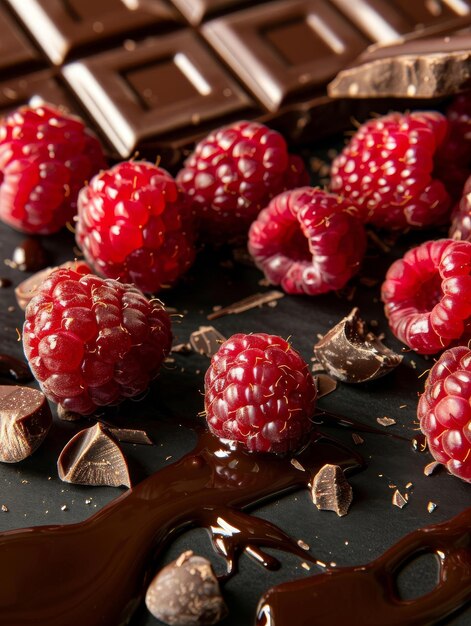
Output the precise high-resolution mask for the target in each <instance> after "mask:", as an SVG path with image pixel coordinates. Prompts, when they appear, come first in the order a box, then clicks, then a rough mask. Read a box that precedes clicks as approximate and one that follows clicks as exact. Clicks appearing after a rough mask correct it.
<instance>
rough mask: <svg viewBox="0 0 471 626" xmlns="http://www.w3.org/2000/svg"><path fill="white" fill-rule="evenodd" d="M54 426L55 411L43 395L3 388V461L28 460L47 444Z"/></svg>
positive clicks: (0, 443) (0, 440)
mask: <svg viewBox="0 0 471 626" xmlns="http://www.w3.org/2000/svg"><path fill="white" fill-rule="evenodd" d="M51 424H52V414H51V409H50V408H49V404H48V402H47V400H46V397H45V395H44V394H43V393H42V392H41V391H38V390H37V389H31V388H30V387H20V386H16V385H15V386H11V385H8V386H5V385H0V461H2V462H3V463H17V462H18V461H22V460H23V459H26V458H27V457H28V456H30V455H31V454H32V453H33V452H34V451H35V450H36V449H37V448H38V447H39V445H40V444H41V443H42V442H43V440H44V438H45V437H46V435H47V433H48V431H49V429H50V427H51Z"/></svg>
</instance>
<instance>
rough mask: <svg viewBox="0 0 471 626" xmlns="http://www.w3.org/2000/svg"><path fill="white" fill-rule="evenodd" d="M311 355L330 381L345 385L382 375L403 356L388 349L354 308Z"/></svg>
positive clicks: (389, 370) (396, 364)
mask: <svg viewBox="0 0 471 626" xmlns="http://www.w3.org/2000/svg"><path fill="white" fill-rule="evenodd" d="M314 354H315V355H316V358H317V359H318V360H319V361H320V362H321V363H322V365H323V366H324V368H325V370H326V371H327V373H328V374H330V375H331V376H332V377H333V378H336V379H337V380H341V381H342V382H345V383H363V382H366V381H369V380H374V379H375V378H379V377H380V376H384V375H385V374H388V373H389V372H391V371H392V370H393V369H394V368H395V367H397V366H398V365H399V364H400V363H401V361H402V359H403V357H402V355H400V354H396V353H395V352H393V351H392V350H390V349H389V348H387V347H386V346H385V345H384V344H383V343H382V342H381V341H380V340H379V339H378V337H376V336H375V335H374V334H373V333H371V332H368V330H367V328H366V324H365V322H364V321H363V320H362V319H361V318H360V317H359V311H358V309H357V308H354V309H353V310H352V311H351V313H350V314H349V315H347V317H344V318H343V320H341V321H340V322H339V323H338V324H337V325H336V326H334V327H333V328H332V329H331V330H329V332H328V333H327V334H326V335H324V337H323V338H322V339H321V340H320V341H319V342H318V343H317V344H316V345H315V346H314Z"/></svg>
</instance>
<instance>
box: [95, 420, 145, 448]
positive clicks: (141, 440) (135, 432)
mask: <svg viewBox="0 0 471 626" xmlns="http://www.w3.org/2000/svg"><path fill="white" fill-rule="evenodd" d="M105 429H106V431H107V432H109V433H110V434H111V435H112V436H113V437H114V438H115V439H117V440H118V441H120V442H122V443H137V444H139V445H142V446H153V445H154V442H153V441H152V439H151V438H150V437H149V435H148V434H147V432H146V431H145V430H143V429H141V428H119V427H118V426H111V425H109V426H105Z"/></svg>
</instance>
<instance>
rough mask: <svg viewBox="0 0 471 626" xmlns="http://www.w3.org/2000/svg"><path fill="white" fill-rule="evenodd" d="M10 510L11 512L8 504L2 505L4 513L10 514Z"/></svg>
mask: <svg viewBox="0 0 471 626" xmlns="http://www.w3.org/2000/svg"><path fill="white" fill-rule="evenodd" d="M9 510H10V509H9V508H8V507H7V505H6V504H2V511H3V512H4V513H8V511H9Z"/></svg>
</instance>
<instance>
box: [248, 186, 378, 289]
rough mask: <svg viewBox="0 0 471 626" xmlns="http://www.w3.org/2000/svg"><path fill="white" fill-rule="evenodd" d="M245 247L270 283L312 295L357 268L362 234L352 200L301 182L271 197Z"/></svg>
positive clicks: (340, 281)
mask: <svg viewBox="0 0 471 626" xmlns="http://www.w3.org/2000/svg"><path fill="white" fill-rule="evenodd" d="M248 247H249V252H250V254H251V255H252V257H253V258H254V260H255V262H256V264H257V265H258V267H260V269H261V270H262V271H263V272H264V273H265V276H266V277H267V278H268V280H270V281H271V282H272V283H273V284H275V285H281V286H282V288H283V289H284V290H285V291H286V292H287V293H294V294H302V293H306V294H309V295H316V294H320V293H325V292H327V291H332V290H335V289H341V288H342V287H343V286H344V285H345V283H346V282H347V281H348V280H349V279H350V278H351V277H352V276H353V275H354V274H355V273H356V272H357V271H358V269H359V267H360V263H361V261H362V259H363V256H364V254H365V249H366V235H365V229H364V226H363V223H362V221H361V220H360V219H359V217H358V210H357V209H356V208H355V207H353V206H352V204H351V202H349V201H348V200H345V199H343V198H341V197H340V196H337V195H334V194H330V193H327V192H326V191H323V190H322V189H316V188H313V187H301V188H300V189H293V190H292V191H286V192H284V193H282V194H280V195H279V196H277V197H276V198H273V200H272V201H271V202H270V204H269V205H268V207H267V208H266V209H264V210H263V211H262V212H261V213H260V215H259V216H258V218H257V220H256V221H255V222H254V223H253V224H252V226H251V227H250V231H249V246H248Z"/></svg>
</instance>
